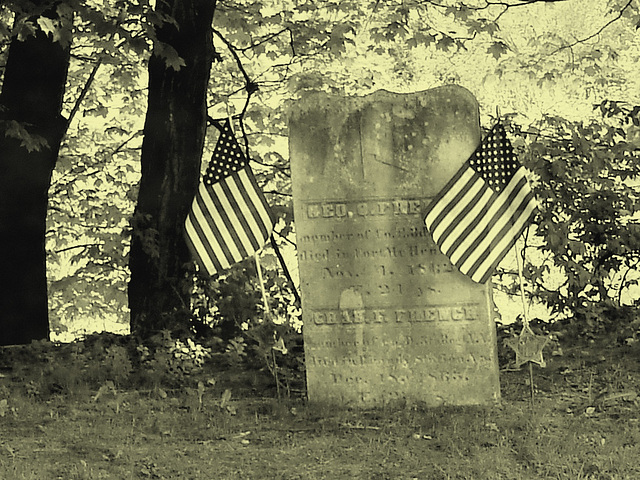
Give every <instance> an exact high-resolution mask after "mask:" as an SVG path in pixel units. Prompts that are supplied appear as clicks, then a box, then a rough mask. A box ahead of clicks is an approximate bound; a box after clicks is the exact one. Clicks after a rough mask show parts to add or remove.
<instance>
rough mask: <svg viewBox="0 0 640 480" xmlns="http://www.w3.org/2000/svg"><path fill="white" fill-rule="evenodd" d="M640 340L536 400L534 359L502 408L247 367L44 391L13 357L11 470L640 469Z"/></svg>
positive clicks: (5, 425) (427, 474)
mask: <svg viewBox="0 0 640 480" xmlns="http://www.w3.org/2000/svg"><path fill="white" fill-rule="evenodd" d="M638 351H639V350H638V348H637V347H617V348H613V347H611V348H602V347H600V348H598V347H596V346H591V347H588V348H587V347H585V348H573V349H569V350H567V349H566V348H565V354H564V355H563V356H557V357H552V358H549V362H548V363H549V365H548V366H547V368H546V369H540V368H538V367H534V384H535V387H536V393H535V400H534V401H533V403H532V402H531V401H530V387H529V385H528V384H527V381H528V369H527V368H526V367H525V368H523V369H522V370H518V371H503V372H502V373H501V380H502V390H503V392H502V395H503V400H502V402H501V404H500V405H495V406H491V407H482V408H480V407H478V408H468V407H467V408H438V409H426V408H422V407H421V406H404V407H403V406H396V407H393V408H392V407H389V408H385V409H381V410H367V411H354V410H348V409H345V410H341V411H339V410H335V409H332V410H327V409H324V410H323V409H321V408H317V407H315V408H312V407H310V406H308V405H307V404H305V403H304V402H303V401H302V400H300V399H298V400H296V399H288V400H277V399H275V398H273V397H269V396H265V393H264V391H263V390H262V389H261V388H259V385H260V381H258V380H260V379H258V380H256V378H257V377H256V375H258V374H256V373H255V372H242V371H233V372H229V371H226V372H214V371H209V372H206V374H205V375H204V376H203V377H201V381H202V385H201V386H200V389H199V390H198V388H197V387H196V382H195V380H194V381H193V385H192V387H189V388H187V387H182V388H177V389H174V390H172V389H168V388H158V387H157V388H148V389H136V390H134V389H115V388H112V385H113V384H112V383H109V382H106V383H105V384H104V385H103V387H102V388H100V389H97V390H96V389H95V388H90V387H89V386H83V385H81V384H76V385H75V386H74V388H72V389H66V390H64V391H62V392H59V393H55V392H54V393H51V394H47V395H44V394H42V393H40V392H37V391H34V388H35V387H34V386H33V383H32V382H30V383H26V384H25V382H26V380H25V378H26V377H25V374H24V371H23V370H20V371H19V374H18V373H16V372H17V371H16V370H15V369H11V368H9V367H7V365H6V364H5V368H4V375H3V377H2V378H0V478H2V479H7V480H11V479H38V480H43V479H44V480H48V479H64V480H68V479H102V478H104V479H351V478H355V479H407V480H409V479H429V480H430V479H538V478H551V479H638V478H640V462H639V461H638V459H639V458H640V425H639V424H640V402H639V400H638V398H636V392H640V355H639V353H638ZM547 356H548V355H547ZM210 377H216V378H217V382H216V383H215V385H211V383H212V382H210V383H207V381H206V379H207V378H210ZM250 385H253V386H254V388H253V389H252V388H250V387H249V386H250ZM243 386H244V388H243ZM203 387H204V388H203ZM227 388H231V392H232V397H231V399H227V398H223V392H224V391H225V390H226V389H227ZM256 388H257V390H256Z"/></svg>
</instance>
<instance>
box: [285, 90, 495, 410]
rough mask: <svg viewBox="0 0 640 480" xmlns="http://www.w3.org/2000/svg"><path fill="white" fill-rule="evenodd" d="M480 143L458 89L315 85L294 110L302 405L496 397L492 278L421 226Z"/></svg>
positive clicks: (473, 115) (473, 111) (468, 102)
mask: <svg viewBox="0 0 640 480" xmlns="http://www.w3.org/2000/svg"><path fill="white" fill-rule="evenodd" d="M479 141H480V127H479V117H478V105H477V102H476V100H475V99H474V97H473V96H472V95H471V93H470V92H469V91H467V90H465V89H463V88H461V87H455V86H446V87H440V88H436V89H432V90H427V91H424V92H419V93H414V94H393V93H390V92H386V91H378V92H376V93H373V94H371V95H368V96H366V97H354V98H344V97H330V96H322V95H321V94H314V95H313V96H310V97H308V98H306V99H303V101H302V102H301V104H300V106H299V107H298V109H297V110H296V111H294V112H293V113H292V115H291V119H290V135H289V143H290V154H291V165H292V181H293V194H294V213H295V219H296V235H297V244H298V260H299V268H300V280H301V290H302V307H303V321H304V343H305V358H306V368H307V387H308V396H309V400H310V401H312V402H327V403H335V404H342V405H357V406H376V405H381V404H385V403H388V402H394V401H397V400H399V401H407V402H410V403H417V402H425V403H426V404H427V405H429V406H436V405H442V404H447V405H470V404H487V403H491V402H493V401H495V400H496V399H497V398H499V396H500V388H499V379H498V367H497V354H496V336H495V326H494V323H493V318H492V317H493V315H492V313H493V301H492V298H491V286H490V284H487V285H480V284H476V283H474V282H472V281H471V280H470V279H468V278H467V277H465V276H464V275H462V274H461V273H459V272H458V271H457V270H456V269H455V267H453V266H452V264H451V263H450V261H449V260H448V258H447V257H446V256H444V255H442V254H441V253H440V251H439V250H438V248H437V247H436V246H435V244H434V243H433V241H432V240H431V237H430V235H429V233H428V232H427V230H426V228H425V227H424V224H423V215H424V210H425V207H426V206H427V205H428V204H429V202H430V199H431V198H432V197H433V196H434V195H435V194H436V193H437V192H438V191H439V190H440V189H441V188H442V187H443V186H444V185H445V184H446V182H447V181H448V180H449V179H450V178H451V176H452V175H453V174H454V173H455V172H456V171H457V170H458V169H459V168H460V166H461V165H462V163H463V162H464V161H465V160H466V159H467V158H468V157H469V156H470V155H471V153H473V151H474V149H475V148H476V146H477V145H478V143H479Z"/></svg>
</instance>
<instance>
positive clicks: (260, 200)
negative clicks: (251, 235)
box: [240, 168, 273, 239]
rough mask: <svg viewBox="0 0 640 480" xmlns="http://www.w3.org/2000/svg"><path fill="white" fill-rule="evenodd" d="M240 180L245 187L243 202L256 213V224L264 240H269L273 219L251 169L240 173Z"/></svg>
mask: <svg viewBox="0 0 640 480" xmlns="http://www.w3.org/2000/svg"><path fill="white" fill-rule="evenodd" d="M245 177H246V178H245ZM240 178H241V179H242V182H243V184H244V185H245V188H244V192H243V195H245V194H246V195H245V202H246V203H247V204H248V205H250V206H251V207H252V209H253V210H255V212H256V213H257V215H256V216H255V218H256V222H257V224H258V226H259V227H260V231H261V232H262V234H263V236H264V238H265V239H267V238H269V235H271V229H272V226H273V218H272V215H271V210H270V208H269V204H267V199H266V198H264V195H263V194H262V190H261V189H260V187H259V186H258V182H257V181H256V179H255V177H254V175H253V171H252V170H251V168H246V169H245V170H244V171H243V172H241V175H240ZM258 219H259V220H258Z"/></svg>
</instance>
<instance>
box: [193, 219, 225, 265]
mask: <svg viewBox="0 0 640 480" xmlns="http://www.w3.org/2000/svg"><path fill="white" fill-rule="evenodd" d="M185 228H186V231H187V245H188V246H189V247H190V248H191V251H192V252H193V253H194V254H195V257H196V260H197V261H198V262H199V263H200V266H201V267H203V268H204V269H205V270H206V271H208V272H214V271H216V270H222V265H221V264H220V262H219V261H218V258H217V256H216V255H215V253H214V250H213V248H212V246H211V243H210V242H208V241H207V237H206V236H205V235H204V232H203V231H202V229H201V227H200V225H199V224H198V223H197V222H196V223H194V222H193V221H192V218H191V214H189V216H188V217H187V221H186V223H185Z"/></svg>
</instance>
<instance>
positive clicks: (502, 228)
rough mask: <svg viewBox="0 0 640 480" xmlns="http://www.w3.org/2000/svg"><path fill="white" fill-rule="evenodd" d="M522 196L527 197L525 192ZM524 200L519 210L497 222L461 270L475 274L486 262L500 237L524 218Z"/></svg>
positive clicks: (510, 212) (509, 213) (516, 209)
mask: <svg viewBox="0 0 640 480" xmlns="http://www.w3.org/2000/svg"><path fill="white" fill-rule="evenodd" d="M522 196H526V192H524V193H523V195H522ZM522 200H524V199H520V202H519V205H518V207H517V208H514V209H513V210H511V211H508V212H505V213H504V214H503V215H502V216H501V217H500V218H499V219H498V220H496V222H495V223H494V224H493V225H492V227H491V229H490V231H489V233H488V234H486V235H484V237H483V238H482V241H481V242H479V243H478V244H477V246H476V247H475V250H474V252H473V254H472V255H470V256H469V257H468V258H467V259H466V260H465V262H464V263H463V264H461V267H460V269H461V270H464V271H465V273H466V272H471V273H473V271H475V269H476V268H477V266H479V265H480V264H481V263H482V262H484V260H485V259H486V258H487V256H489V255H490V253H491V252H492V251H493V249H494V248H496V246H497V244H498V243H499V242H500V241H501V238H500V235H504V234H506V232H507V231H508V230H509V229H510V228H511V225H512V224H513V223H514V222H516V221H517V220H518V219H519V218H520V217H521V216H522V214H523V210H524V209H525V208H526V204H523V203H521V202H522Z"/></svg>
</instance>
